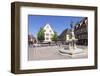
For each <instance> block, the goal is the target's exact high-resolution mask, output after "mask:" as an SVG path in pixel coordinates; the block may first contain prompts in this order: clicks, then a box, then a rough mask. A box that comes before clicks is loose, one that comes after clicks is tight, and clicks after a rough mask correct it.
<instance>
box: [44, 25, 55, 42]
mask: <svg viewBox="0 0 100 76" xmlns="http://www.w3.org/2000/svg"><path fill="white" fill-rule="evenodd" d="M44 30H45V36H44V37H45V40H44V41H45V42H51V41H52V40H51V38H52V35H53V34H54V31H53V29H52V28H51V26H50V25H49V24H46V25H45V26H44Z"/></svg>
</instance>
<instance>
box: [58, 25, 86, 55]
mask: <svg viewBox="0 0 100 76" xmlns="http://www.w3.org/2000/svg"><path fill="white" fill-rule="evenodd" d="M77 40H78V39H76V38H75V34H74V28H73V27H71V33H70V35H69V34H68V35H66V42H68V45H66V47H61V48H60V50H59V52H60V54H62V55H69V56H71V57H73V56H75V55H77V54H78V55H79V54H83V53H86V51H84V49H81V48H77V45H76V42H77Z"/></svg>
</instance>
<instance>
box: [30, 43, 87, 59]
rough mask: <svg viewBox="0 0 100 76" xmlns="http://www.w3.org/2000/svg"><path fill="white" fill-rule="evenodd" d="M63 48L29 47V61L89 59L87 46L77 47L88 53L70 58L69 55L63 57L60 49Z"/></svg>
mask: <svg viewBox="0 0 100 76" xmlns="http://www.w3.org/2000/svg"><path fill="white" fill-rule="evenodd" d="M61 47H64V45H62V46H60V47H59V46H46V47H29V49H28V60H56V59H79V58H81V59H83V58H88V51H87V46H77V47H78V48H81V49H84V51H87V53H85V54H80V55H76V56H74V57H70V56H69V55H61V54H60V52H59V49H60V48H61Z"/></svg>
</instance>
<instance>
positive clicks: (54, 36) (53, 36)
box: [51, 32, 58, 42]
mask: <svg viewBox="0 0 100 76" xmlns="http://www.w3.org/2000/svg"><path fill="white" fill-rule="evenodd" d="M51 39H52V41H55V42H56V41H57V39H58V36H57V33H56V32H54V34H53V35H52V38H51Z"/></svg>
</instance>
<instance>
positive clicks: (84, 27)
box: [74, 18, 88, 45]
mask: <svg viewBox="0 0 100 76" xmlns="http://www.w3.org/2000/svg"><path fill="white" fill-rule="evenodd" d="M74 32H75V37H76V38H77V39H78V41H77V44H79V45H88V19H87V18H84V19H83V20H82V21H81V22H80V23H78V24H77V25H76V26H75V27H74Z"/></svg>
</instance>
